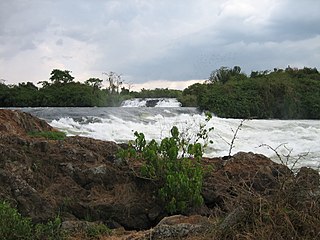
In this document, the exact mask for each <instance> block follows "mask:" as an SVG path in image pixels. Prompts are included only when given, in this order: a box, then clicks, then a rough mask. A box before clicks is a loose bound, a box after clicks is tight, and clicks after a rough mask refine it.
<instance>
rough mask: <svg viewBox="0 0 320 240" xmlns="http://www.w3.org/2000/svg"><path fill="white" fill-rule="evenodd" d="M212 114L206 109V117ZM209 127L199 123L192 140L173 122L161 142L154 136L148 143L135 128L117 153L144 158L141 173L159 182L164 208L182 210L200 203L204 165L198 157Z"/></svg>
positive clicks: (169, 210)
mask: <svg viewBox="0 0 320 240" xmlns="http://www.w3.org/2000/svg"><path fill="white" fill-rule="evenodd" d="M211 117H212V116H211V115H210V114H209V113H208V114H207V118H206V121H209V120H210V119H211ZM212 130H213V128H209V129H207V128H206V127H205V125H200V130H199V133H198V134H197V136H196V138H195V140H194V142H193V143H191V142H190V141H191V139H184V138H181V134H180V133H179V130H178V128H177V127H176V126H174V127H172V128H171V131H170V137H166V138H164V139H162V140H161V142H160V143H157V142H156V141H155V140H154V139H153V140H151V141H150V142H148V143H147V141H146V139H145V136H144V134H143V133H138V132H135V133H134V135H135V137H136V139H135V140H134V141H133V142H132V143H131V146H130V147H129V148H128V149H127V150H123V151H122V152H121V153H120V156H121V157H125V158H128V159H130V158H141V159H143V160H144V162H145V163H144V165H143V166H142V167H141V175H142V176H143V177H145V178H148V179H151V180H153V181H155V182H157V183H158V184H159V185H158V186H159V189H158V196H159V198H160V200H161V201H162V203H163V204H164V207H165V209H166V211H167V212H169V213H178V212H184V211H186V210H187V209H188V208H189V207H193V206H199V205H201V204H202V203H203V198H202V196H201V190H202V182H203V169H202V167H201V165H200V161H201V159H202V155H203V151H204V147H205V146H206V145H207V143H208V141H207V139H208V134H209V132H210V131H212ZM200 139H202V140H204V142H205V144H204V145H202V144H200V143H199V140H200Z"/></svg>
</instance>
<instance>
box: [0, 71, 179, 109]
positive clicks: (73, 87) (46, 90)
mask: <svg viewBox="0 0 320 240" xmlns="http://www.w3.org/2000/svg"><path fill="white" fill-rule="evenodd" d="M103 74H104V75H106V80H105V81H106V82H107V87H105V88H104V87H103V81H104V80H102V79H99V78H89V79H88V80H86V81H85V82H84V83H81V82H76V81H75V80H74V77H73V76H72V75H71V71H69V70H60V69H54V70H52V72H51V74H50V78H49V80H48V81H40V82H39V84H40V85H41V87H37V86H36V85H34V84H33V83H32V82H22V83H19V84H17V85H6V84H5V83H4V82H3V81H2V82H0V107H93V106H98V107H110V106H112V107H113V106H120V105H121V103H122V102H123V101H124V100H126V99H130V98H134V97H142V98H146V97H175V98H176V97H178V96H179V95H181V94H182V92H181V91H178V90H170V89H155V90H146V89H142V90H141V91H140V92H135V91H130V89H128V88H126V87H124V84H123V80H122V77H121V75H120V74H117V73H115V72H109V73H103Z"/></svg>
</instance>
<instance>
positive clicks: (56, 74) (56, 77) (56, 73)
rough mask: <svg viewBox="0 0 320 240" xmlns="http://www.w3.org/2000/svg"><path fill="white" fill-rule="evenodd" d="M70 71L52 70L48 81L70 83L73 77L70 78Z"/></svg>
mask: <svg viewBox="0 0 320 240" xmlns="http://www.w3.org/2000/svg"><path fill="white" fill-rule="evenodd" d="M70 73H71V71H68V70H64V71H62V70H59V69H53V70H52V72H51V74H50V75H51V77H50V80H51V81H52V83H54V84H55V83H63V84H66V83H70V82H72V81H73V79H74V77H73V76H71V74H70Z"/></svg>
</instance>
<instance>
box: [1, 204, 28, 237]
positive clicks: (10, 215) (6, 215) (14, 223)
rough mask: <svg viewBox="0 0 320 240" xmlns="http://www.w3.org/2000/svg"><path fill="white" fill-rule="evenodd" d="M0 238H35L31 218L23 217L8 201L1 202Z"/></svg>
mask: <svg viewBox="0 0 320 240" xmlns="http://www.w3.org/2000/svg"><path fill="white" fill-rule="evenodd" d="M0 239H6V240H17V239H26V240H28V239H30V240H31V239H33V238H32V223H31V220H30V219H29V218H24V217H22V216H21V214H20V213H19V212H18V211H17V210H16V209H15V208H12V207H11V206H10V205H9V203H7V202H1V203H0Z"/></svg>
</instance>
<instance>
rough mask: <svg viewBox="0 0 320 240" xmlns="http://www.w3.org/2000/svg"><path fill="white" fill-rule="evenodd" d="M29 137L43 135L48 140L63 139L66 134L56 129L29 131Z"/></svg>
mask: <svg viewBox="0 0 320 240" xmlns="http://www.w3.org/2000/svg"><path fill="white" fill-rule="evenodd" d="M28 135H29V136H31V137H43V138H46V139H48V140H64V139H65V138H66V137H67V135H66V134H65V133H64V132H58V131H42V132H29V133H28Z"/></svg>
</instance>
